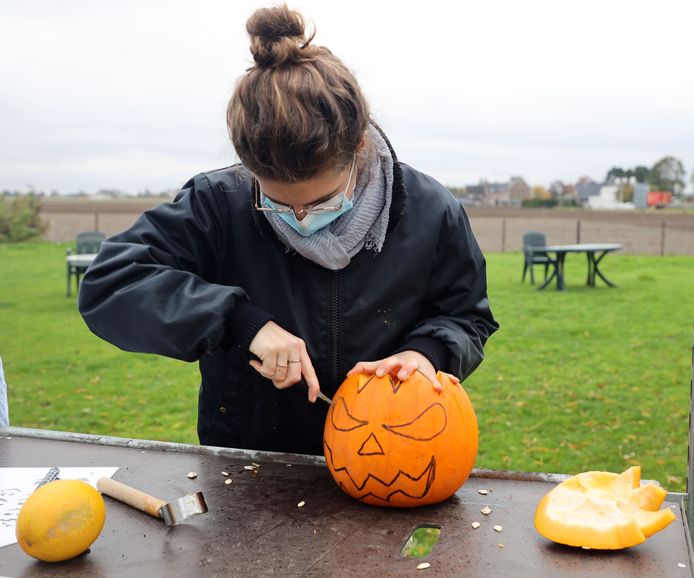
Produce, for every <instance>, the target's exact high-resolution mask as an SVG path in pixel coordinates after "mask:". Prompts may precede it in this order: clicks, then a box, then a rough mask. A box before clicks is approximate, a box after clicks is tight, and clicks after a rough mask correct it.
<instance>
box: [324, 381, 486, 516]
mask: <svg viewBox="0 0 694 578" xmlns="http://www.w3.org/2000/svg"><path fill="white" fill-rule="evenodd" d="M437 379H438V381H439V383H441V385H442V386H443V391H442V392H440V393H439V392H437V391H435V390H434V388H433V386H432V384H431V383H430V382H429V380H428V379H427V378H426V377H424V376H423V375H422V374H420V373H419V372H416V373H414V374H413V375H412V376H411V377H410V378H409V379H407V380H405V381H398V380H396V379H394V378H392V377H391V376H388V375H386V376H384V377H376V376H375V375H366V374H353V375H351V376H349V377H348V378H347V379H346V380H345V381H344V382H343V384H342V385H341V386H340V388H339V389H338V391H337V393H336V394H335V395H334V396H333V403H332V406H331V407H330V410H329V411H328V416H327V418H326V422H325V431H324V438H323V439H324V450H325V459H326V463H327V465H328V468H329V470H330V473H331V474H332V476H333V479H334V480H335V482H336V483H337V484H338V486H339V487H340V488H341V489H342V490H343V491H344V492H346V493H347V494H349V495H350V496H352V497H353V498H355V499H357V500H359V501H361V502H364V503H367V504H372V505H380V506H396V507H413V506H421V505H427V504H433V503H436V502H440V501H442V500H445V499H446V498H448V497H450V496H451V495H452V494H453V493H455V491H456V490H457V489H458V488H459V487H460V486H461V485H462V484H463V483H464V482H465V481H466V480H467V478H468V476H469V474H470V471H471V470H472V467H473V465H474V461H475V457H476V455H477V443H478V432H477V418H476V417H475V413H474V409H473V407H472V403H471V402H470V398H469V397H468V396H467V394H466V393H465V390H464V389H463V388H462V387H461V386H460V385H459V384H457V383H454V382H453V381H452V380H451V379H450V378H449V377H448V375H446V374H444V373H440V372H439V374H438V375H437Z"/></svg>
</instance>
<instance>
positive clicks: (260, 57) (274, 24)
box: [246, 4, 313, 67]
mask: <svg viewBox="0 0 694 578" xmlns="http://www.w3.org/2000/svg"><path fill="white" fill-rule="evenodd" d="M246 30H247V32H248V34H249V36H250V37H251V54H252V55H253V59H254V60H255V62H256V64H257V65H259V66H268V67H269V66H278V65H280V64H283V63H284V62H286V61H288V60H289V61H295V60H298V59H300V58H301V52H300V51H301V50H302V49H304V48H306V47H307V46H308V44H309V43H310V42H311V40H312V39H313V34H312V35H311V37H310V38H309V39H308V40H307V39H306V36H305V34H304V19H303V18H302V16H301V14H299V13H298V12H295V11H294V10H290V9H289V8H288V7H287V5H286V4H283V5H282V6H277V7H274V8H260V9H259V10H256V11H255V12H254V13H253V14H252V15H251V17H250V18H249V19H248V22H246Z"/></svg>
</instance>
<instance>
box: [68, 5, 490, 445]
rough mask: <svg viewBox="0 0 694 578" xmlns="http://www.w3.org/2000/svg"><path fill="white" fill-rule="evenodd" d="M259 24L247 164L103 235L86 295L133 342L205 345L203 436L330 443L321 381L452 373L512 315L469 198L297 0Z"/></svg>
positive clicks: (175, 351)
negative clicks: (452, 185) (494, 295)
mask: <svg viewBox="0 0 694 578" xmlns="http://www.w3.org/2000/svg"><path fill="white" fill-rule="evenodd" d="M247 30H248V33H249V35H250V38H251V52H252V54H253V57H254V60H255V65H254V66H253V67H252V68H251V69H249V70H248V71H247V73H246V74H245V75H244V76H243V77H242V78H241V79H240V80H239V81H238V83H237V85H236V88H235V91H234V94H233V95H232V97H231V100H230V102H229V107H228V113H227V124H228V127H229V132H230V136H231V139H232V141H233V144H234V147H235V149H236V152H237V154H238V156H239V158H240V159H241V161H242V163H241V164H237V165H234V166H232V167H228V168H225V169H220V170H216V171H211V172H207V173H203V174H200V175H197V176H195V177H193V178H192V179H191V180H190V181H189V182H188V183H187V184H186V185H185V186H184V188H183V190H182V191H181V192H180V193H179V194H178V196H177V197H176V199H175V200H174V202H173V203H169V204H163V205H160V206H158V207H156V208H155V209H152V210H150V211H147V212H146V213H144V214H143V215H142V216H141V217H140V218H139V219H138V220H137V221H136V222H135V224H134V225H133V226H132V227H131V228H130V229H129V230H127V231H125V232H123V233H120V234H118V235H115V236H114V237H112V238H111V239H109V240H108V241H107V242H105V243H104V244H103V245H102V248H101V251H100V253H99V256H98V257H97V259H96V261H95V262H94V264H93V265H92V267H91V268H90V270H89V272H88V273H87V274H86V276H85V277H84V281H83V282H82V285H81V288H80V295H79V307H80V311H81V313H82V315H83V316H84V319H85V321H86V323H87V324H88V326H89V327H90V329H91V330H92V331H93V332H94V333H96V334H97V335H99V336H101V337H103V338H104V339H106V340H108V341H110V342H112V343H114V344H115V345H117V346H118V347H120V348H122V349H125V350H128V351H140V352H148V353H157V354H160V355H166V356H170V357H175V358H178V359H183V360H187V361H193V360H198V361H199V363H200V370H201V374H202V384H201V387H200V398H199V413H198V434H199V437H200V441H201V443H203V444H208V445H218V446H231V447H241V448H253V449H259V450H274V451H284V452H298V453H310V454H321V453H322V430H323V423H324V419H325V415H326V411H327V406H326V405H325V404H323V403H319V404H309V403H307V402H306V390H305V387H306V386H307V387H308V397H309V400H310V401H312V402H313V401H315V400H316V397H317V395H318V393H319V390H322V391H323V392H324V393H325V394H327V395H329V396H330V395H332V394H333V393H334V392H335V390H336V389H337V388H338V386H339V385H340V383H341V382H342V381H343V380H344V378H345V375H346V374H347V373H348V372H349V371H364V372H368V373H377V374H379V375H384V374H386V373H390V374H391V375H392V376H393V377H394V378H396V379H401V380H402V379H405V378H407V377H408V376H409V375H410V374H411V373H412V372H413V371H420V372H422V373H423V374H424V375H426V376H427V377H428V378H429V379H430V380H431V381H432V387H436V388H438V387H439V386H438V383H437V382H436V379H435V374H436V371H437V370H442V371H446V372H450V373H451V374H453V375H455V376H457V377H458V378H459V379H464V378H465V377H466V376H467V375H469V374H470V373H471V372H472V371H473V370H474V369H475V368H476V367H477V366H478V365H479V363H480V362H481V361H482V357H483V345H484V343H485V341H486V339H487V337H488V336H489V335H490V334H491V333H492V332H493V331H495V330H496V328H497V324H496V322H495V321H494V319H493V317H492V314H491V312H490V310H489V305H488V301H487V290H486V277H485V263H484V258H483V256H482V254H481V252H480V250H479V248H478V246H477V243H476V241H475V239H474V237H473V235H472V232H471V230H470V226H469V223H468V220H467V218H466V215H465V213H464V211H463V209H462V208H461V206H460V204H459V203H458V202H457V201H456V200H455V199H454V198H453V197H452V196H451V195H450V193H449V192H448V191H447V190H446V189H445V188H444V187H442V186H441V185H440V184H438V183H437V182H435V181H434V180H433V179H431V178H430V177H427V176H426V175H423V174H421V173H419V172H417V171H415V170H414V169H412V168H410V167H408V166H406V165H404V164H402V163H400V162H399V161H398V160H397V158H396V156H395V153H394V151H393V150H392V148H391V146H390V143H389V142H388V140H387V139H386V137H385V135H384V134H383V133H382V132H381V131H380V130H379V129H378V127H377V126H376V125H375V124H373V123H372V122H370V119H369V109H368V105H367V103H366V101H365V99H364V96H363V95H362V92H361V90H360V88H359V86H358V84H357V82H356V80H355V79H354V77H353V76H352V74H351V73H350V72H349V71H348V70H347V68H346V67H345V66H344V65H343V64H342V62H341V61H340V60H339V59H337V58H336V57H335V56H333V55H332V53H330V51H328V50H327V49H325V48H323V47H318V46H314V45H313V44H311V41H312V37H310V38H308V39H307V38H306V37H305V35H304V23H303V20H302V18H301V16H300V15H299V14H298V13H296V12H292V11H290V10H289V9H288V8H287V7H286V6H282V7H278V8H271V9H261V10H258V11H257V12H255V13H254V14H253V15H252V16H251V18H250V19H249V20H248V23H247ZM299 382H305V384H306V385H305V386H304V387H303V388H302V387H291V386H294V385H296V384H297V383H299ZM273 386H274V387H273Z"/></svg>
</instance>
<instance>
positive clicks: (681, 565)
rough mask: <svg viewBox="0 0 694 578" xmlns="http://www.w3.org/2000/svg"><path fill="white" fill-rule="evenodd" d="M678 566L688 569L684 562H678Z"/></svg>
mask: <svg viewBox="0 0 694 578" xmlns="http://www.w3.org/2000/svg"><path fill="white" fill-rule="evenodd" d="M677 566H678V567H680V568H686V567H687V565H686V564H685V563H684V562H677Z"/></svg>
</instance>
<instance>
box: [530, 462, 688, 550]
mask: <svg viewBox="0 0 694 578" xmlns="http://www.w3.org/2000/svg"><path fill="white" fill-rule="evenodd" d="M640 478H641V468H639V467H638V466H634V467H631V468H629V469H628V470H626V471H625V472H623V473H621V474H614V473H610V472H584V473H581V474H578V475H576V476H573V477H572V478H569V479H568V480H565V481H564V482H562V483H561V484H559V485H558V486H556V487H555V488H554V489H552V490H551V491H549V492H548V493H547V494H545V496H544V497H543V498H542V500H541V501H540V503H539V505H538V507H537V511H536V513H535V528H536V529H537V531H538V532H539V533H540V534H541V535H542V536H544V537H545V538H547V539H549V540H552V541H554V542H557V543H559V544H566V545H568V546H577V547H583V548H593V549H600V550H617V549H621V548H628V547H630V546H636V545H637V544H641V543H643V542H644V541H645V540H646V538H648V537H649V536H652V535H653V534H655V533H656V532H658V531H660V530H662V529H663V528H665V527H666V526H667V525H668V524H670V523H671V522H672V521H673V520H674V519H675V514H674V513H673V512H672V510H671V509H670V508H665V509H663V510H660V509H659V508H660V506H661V505H662V503H663V501H664V500H665V497H666V495H667V492H666V491H665V490H664V489H663V488H661V487H659V486H657V485H655V484H652V483H649V484H645V485H643V486H642V485H640Z"/></svg>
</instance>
